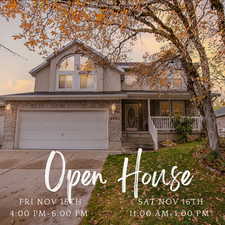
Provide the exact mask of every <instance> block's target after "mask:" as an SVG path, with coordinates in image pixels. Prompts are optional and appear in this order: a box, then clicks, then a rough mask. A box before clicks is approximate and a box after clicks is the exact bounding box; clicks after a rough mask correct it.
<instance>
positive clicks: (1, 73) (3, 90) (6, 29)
mask: <svg viewBox="0 0 225 225" xmlns="http://www.w3.org/2000/svg"><path fill="white" fill-rule="evenodd" d="M0 32H1V33H0V44H2V45H4V46H6V47H8V48H10V49H11V50H13V51H15V52H17V53H18V54H20V55H21V56H23V57H24V58H26V60H25V59H23V58H20V57H18V56H15V55H13V54H12V53H10V52H8V51H7V50H5V49H3V48H0V68H1V70H0V95H6V94H14V93H24V92H32V91H33V88H34V78H33V77H32V76H31V75H30V74H29V71H30V70H31V69H33V68H34V67H36V66H38V65H39V64H41V63H42V62H43V60H44V59H43V58H42V56H40V55H38V54H37V53H36V52H32V51H30V50H28V49H27V48H26V47H25V46H24V41H23V40H13V38H12V36H13V35H15V34H18V33H19V32H20V28H19V23H18V21H15V20H13V21H10V22H8V21H6V19H4V18H1V17H0ZM160 46H161V45H160V43H158V42H157V41H156V40H155V38H154V36H151V35H146V36H143V37H142V38H141V39H138V40H137V41H136V43H135V46H134V48H133V49H132V51H131V53H130V56H129V57H130V58H131V59H132V61H141V60H142V56H143V54H144V53H145V52H148V53H149V54H154V53H156V52H157V51H159V50H160Z"/></svg>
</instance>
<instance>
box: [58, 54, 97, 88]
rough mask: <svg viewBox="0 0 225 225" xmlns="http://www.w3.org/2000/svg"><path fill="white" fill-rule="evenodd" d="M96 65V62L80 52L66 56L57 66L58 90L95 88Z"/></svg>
mask: <svg viewBox="0 0 225 225" xmlns="http://www.w3.org/2000/svg"><path fill="white" fill-rule="evenodd" d="M95 76H96V67H95V64H94V62H93V61H92V60H91V59H90V58H88V57H86V56H81V55H78V54H75V55H70V56H68V57H66V58H64V59H63V60H62V61H61V62H60V64H59V65H58V67H57V89H58V90H85V89H86V90H94V89H95V88H96V84H95V80H96V79H95Z"/></svg>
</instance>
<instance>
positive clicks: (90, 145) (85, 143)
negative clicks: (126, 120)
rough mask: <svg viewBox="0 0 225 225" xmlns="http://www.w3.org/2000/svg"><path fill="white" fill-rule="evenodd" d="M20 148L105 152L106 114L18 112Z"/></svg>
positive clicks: (100, 112) (87, 112) (99, 112)
mask: <svg viewBox="0 0 225 225" xmlns="http://www.w3.org/2000/svg"><path fill="white" fill-rule="evenodd" d="M20 121H21V122H20V132H19V148H30V149H105V148H107V144H108V134H107V126H108V124H107V113H106V112H105V111H73V112H53V111H52V112H45V111H34V112H26V111H24V112H21V117H20Z"/></svg>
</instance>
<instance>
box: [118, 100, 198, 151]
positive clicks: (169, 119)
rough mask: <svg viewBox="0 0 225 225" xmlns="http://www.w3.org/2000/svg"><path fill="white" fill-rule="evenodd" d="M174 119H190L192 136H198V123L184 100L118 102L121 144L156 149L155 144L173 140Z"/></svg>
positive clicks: (196, 117) (195, 114) (188, 103)
mask: <svg viewBox="0 0 225 225" xmlns="http://www.w3.org/2000/svg"><path fill="white" fill-rule="evenodd" d="M175 115H180V116H181V117H183V118H185V117H189V118H192V120H193V125H192V126H193V133H200V131H201V125H202V119H201V117H200V115H199V114H198V112H197V110H196V109H195V107H194V105H192V104H191V103H190V101H188V100H169V99H165V100H164V99H163V100H154V99H142V100H124V101H122V130H123V139H122V144H123V145H125V146H126V145H130V144H131V146H132V147H134V146H135V145H136V146H140V147H141V146H148V147H147V148H151V147H152V148H154V149H158V143H159V141H162V139H163V138H165V137H167V138H169V139H171V138H172V137H175V136H176V133H175V128H174V125H173V118H174V116H175ZM162 134H163V135H162ZM172 139H174V138H172Z"/></svg>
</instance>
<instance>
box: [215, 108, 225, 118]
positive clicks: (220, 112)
mask: <svg viewBox="0 0 225 225" xmlns="http://www.w3.org/2000/svg"><path fill="white" fill-rule="evenodd" d="M215 115H216V117H220V116H225V107H223V108H221V109H218V110H215Z"/></svg>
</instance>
